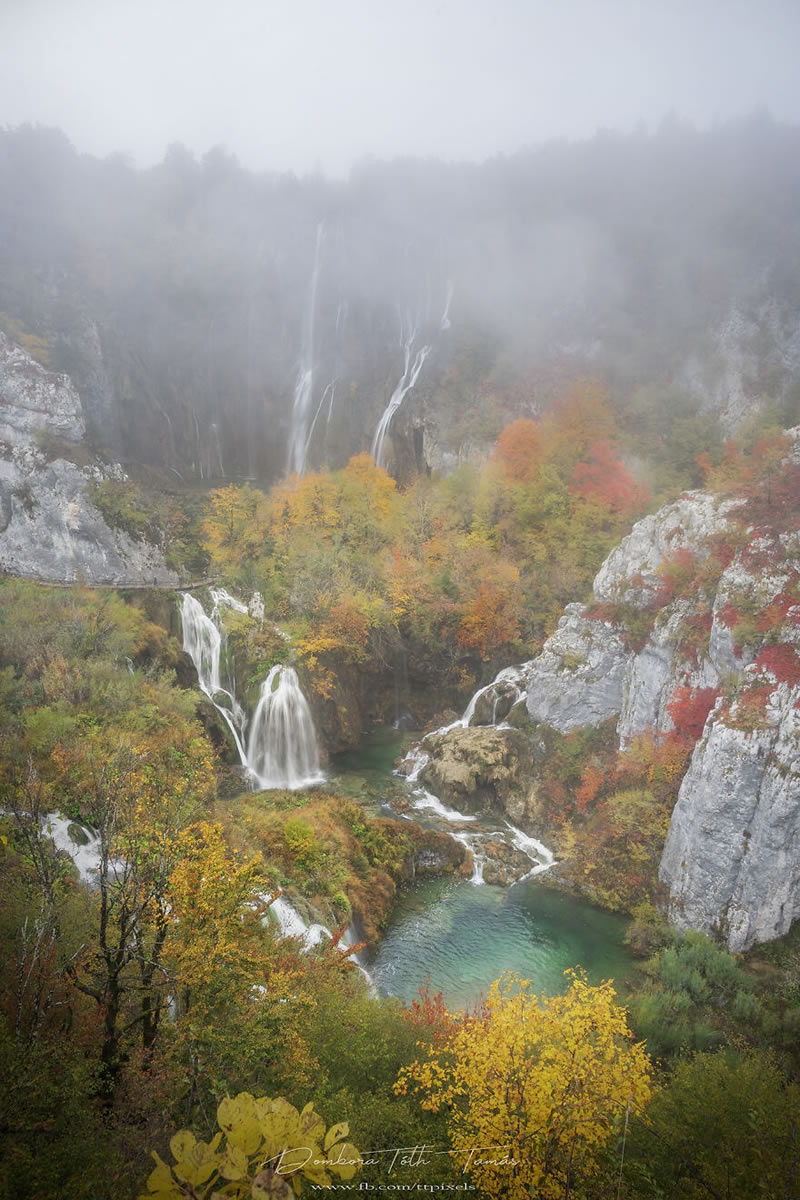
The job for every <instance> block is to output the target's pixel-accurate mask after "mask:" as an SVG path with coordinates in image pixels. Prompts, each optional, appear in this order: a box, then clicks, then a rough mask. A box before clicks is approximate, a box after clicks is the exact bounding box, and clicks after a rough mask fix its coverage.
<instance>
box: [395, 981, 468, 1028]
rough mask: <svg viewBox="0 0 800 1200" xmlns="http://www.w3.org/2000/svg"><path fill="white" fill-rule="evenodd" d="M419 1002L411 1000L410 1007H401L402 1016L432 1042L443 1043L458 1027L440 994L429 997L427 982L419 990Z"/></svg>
mask: <svg viewBox="0 0 800 1200" xmlns="http://www.w3.org/2000/svg"><path fill="white" fill-rule="evenodd" d="M417 994H418V995H419V1000H412V1002H411V1007H410V1008H407V1007H406V1006H404V1007H403V1016H404V1017H405V1018H406V1020H407V1021H409V1022H410V1023H411V1024H412V1025H414V1026H415V1027H416V1028H417V1029H419V1030H421V1031H423V1032H424V1033H426V1034H427V1035H428V1036H429V1037H430V1038H431V1040H432V1041H433V1042H439V1041H444V1040H445V1039H446V1038H448V1037H449V1036H450V1034H451V1033H452V1032H453V1031H454V1030H455V1028H456V1026H457V1025H458V1020H457V1018H455V1017H453V1016H452V1015H451V1014H450V1013H449V1012H448V1011H447V1009H446V1008H445V1004H444V998H443V996H442V993H441V992H435V993H434V994H433V995H431V985H430V981H428V982H427V983H426V984H425V985H424V986H423V987H421V988H419V990H418V993H417Z"/></svg>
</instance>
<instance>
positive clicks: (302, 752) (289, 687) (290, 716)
mask: <svg viewBox="0 0 800 1200" xmlns="http://www.w3.org/2000/svg"><path fill="white" fill-rule="evenodd" d="M247 767H248V770H249V771H250V774H251V775H252V776H253V779H254V780H255V783H256V785H257V787H258V788H260V789H266V788H278V787H288V788H301V787H309V786H310V785H311V784H313V783H321V782H322V781H323V780H324V778H325V776H324V775H323V774H322V771H321V770H320V765H319V751H318V750H317V737H316V734H315V732H314V722H313V720H312V718H311V710H310V709H309V707H308V702H307V700H306V698H305V696H304V695H303V693H302V691H301V690H300V683H299V681H298V678H297V673H296V672H295V671H294V670H293V669H292V668H291V667H284V666H276V667H273V668H272V670H271V671H270V673H269V675H268V676H267V678H266V679H265V680H264V682H263V684H262V685H261V697H260V699H259V701H258V706H257V708H256V711H255V713H254V714H253V720H252V724H251V727H250V736H249V737H248V739H247Z"/></svg>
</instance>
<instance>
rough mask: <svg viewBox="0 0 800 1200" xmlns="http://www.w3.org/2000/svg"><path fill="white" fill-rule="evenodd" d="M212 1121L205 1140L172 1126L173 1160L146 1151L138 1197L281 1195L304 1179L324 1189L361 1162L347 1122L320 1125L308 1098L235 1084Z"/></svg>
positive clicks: (240, 1199)
mask: <svg viewBox="0 0 800 1200" xmlns="http://www.w3.org/2000/svg"><path fill="white" fill-rule="evenodd" d="M217 1123H218V1124H219V1127H220V1132H218V1133H216V1134H215V1135H214V1137H213V1138H212V1139H211V1141H210V1142H200V1141H198V1140H197V1139H196V1138H195V1136H194V1134H193V1133H192V1132H191V1131H190V1130H188V1129H182V1130H181V1131H180V1132H179V1133H176V1134H175V1135H174V1137H173V1138H172V1140H171V1141H170V1150H171V1152H172V1156H173V1158H174V1159H175V1164H174V1166H172V1167H170V1166H169V1164H168V1163H166V1162H164V1160H163V1159H162V1158H160V1157H159V1155H158V1154H156V1153H155V1152H153V1158H154V1160H155V1164H156V1165H155V1169H154V1170H153V1171H151V1173H150V1175H149V1177H148V1180H147V1192H146V1193H144V1194H142V1195H140V1196H139V1198H138V1200H186V1198H187V1197H188V1198H189V1200H207V1198H211V1197H222V1196H229V1197H232V1198H234V1200H245V1198H248V1200H249V1198H250V1197H252V1200H281V1198H284V1197H289V1196H290V1195H291V1194H292V1192H294V1194H295V1195H296V1196H299V1195H301V1194H302V1189H303V1182H302V1181H303V1180H304V1179H306V1180H308V1181H309V1182H310V1183H312V1184H313V1185H315V1187H316V1188H318V1189H320V1188H321V1189H326V1190H327V1189H329V1188H330V1187H331V1186H332V1177H336V1178H338V1179H342V1180H348V1179H352V1178H353V1176H354V1175H355V1173H356V1171H358V1170H359V1169H360V1167H361V1165H362V1159H361V1155H360V1154H359V1152H358V1150H356V1148H355V1146H353V1145H352V1144H351V1143H350V1142H348V1141H346V1138H347V1136H348V1134H349V1132H350V1131H349V1126H348V1124H347V1122H346V1121H340V1122H339V1123H337V1124H336V1125H331V1127H330V1129H328V1130H326V1127H325V1121H324V1120H323V1119H322V1117H321V1116H320V1115H319V1114H318V1113H316V1112H314V1106H313V1104H306V1106H305V1108H304V1109H303V1110H302V1112H298V1111H297V1109H296V1108H295V1107H294V1106H293V1105H291V1104H289V1103H288V1101H286V1100H282V1099H276V1100H269V1099H267V1097H266V1096H262V1097H260V1098H259V1099H255V1098H254V1097H253V1096H251V1095H250V1093H249V1092H240V1093H239V1095H238V1096H235V1097H233V1098H231V1097H226V1099H224V1100H223V1101H222V1102H221V1103H220V1105H219V1107H218V1108H217ZM223 1135H224V1137H225V1144H224V1146H221V1142H222V1138H223ZM290 1186H291V1191H290Z"/></svg>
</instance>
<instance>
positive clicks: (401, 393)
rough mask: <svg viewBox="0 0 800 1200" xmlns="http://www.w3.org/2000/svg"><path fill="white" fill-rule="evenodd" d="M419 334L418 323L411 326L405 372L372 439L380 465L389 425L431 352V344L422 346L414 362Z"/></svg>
mask: <svg viewBox="0 0 800 1200" xmlns="http://www.w3.org/2000/svg"><path fill="white" fill-rule="evenodd" d="M416 336H417V327H416V325H414V326H410V328H409V333H408V335H407V337H406V338H405V339H404V342H403V374H402V377H401V379H400V382H399V383H398V385H397V387H396V388H395V389H394V391H393V392H392V395H391V399H390V400H389V403H388V404H387V405H386V408H385V410H384V413H383V416H382V417H381V419H380V421H379V422H378V428H377V429H376V430H375V437H374V438H373V439H372V449H371V451H370V453H371V454H372V457H373V458H374V459H375V465H376V466H378V467H383V466H385V465H386V464H385V462H384V456H383V443H384V441H385V440H386V434H387V433H388V431H389V426H390V425H391V423H392V417H393V416H394V414H395V413H396V412H397V410H398V408H399V407H400V405H401V404H402V403H403V400H404V399H405V397H406V394H407V393H408V392H410V391H411V389H412V388H413V387H414V385H415V383H416V382H417V380H418V379H419V373H420V371H421V370H422V368H423V366H424V365H425V359H426V358H427V357H428V355H429V354H430V352H431V347H430V346H422V347H421V349H419V350H418V351H417V353H416V354H415V355H414V360H413V362H412V359H411V355H412V352H413V349H414V341H415V339H416Z"/></svg>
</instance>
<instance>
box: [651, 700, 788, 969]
mask: <svg viewBox="0 0 800 1200" xmlns="http://www.w3.org/2000/svg"><path fill="white" fill-rule="evenodd" d="M745 705H746V695H744V696H741V697H740V698H739V699H738V700H737V701H735V702H734V704H733V706H732V707H731V708H730V710H729V711H728V712H727V713H726V712H725V711H724V709H723V705H722V702H721V701H719V702H718V707H717V711H716V713H715V714H712V717H711V718H710V719H709V722H708V724H707V726H706V733H705V736H704V738H703V740H702V741H701V743H700V744H699V745H698V746H697V748H696V749H695V752H694V755H693V757H692V761H691V764H690V766H689V770H688V772H687V774H686V776H685V777H684V780H683V783H682V784H681V790H680V794H679V797H678V803H677V805H676V807H675V811H674V813H673V815H672V822H671V824H670V829H669V834H668V836H667V841H666V845H665V847H664V854H663V858H662V860H661V870H660V875H661V878H662V880H663V881H664V882H665V883H666V884H667V886H668V887H669V890H670V897H671V904H670V915H671V917H672V920H673V921H674V922H675V924H677V925H678V926H679V927H681V928H684V929H701V930H703V931H704V932H706V933H709V934H721V935H722V936H723V937H724V938H725V939H726V940H727V944H728V948H729V949H730V950H731V951H741V950H746V949H748V948H749V947H750V946H752V945H753V944H754V943H755V942H766V941H770V940H771V939H773V938H776V937H780V936H781V935H782V934H784V933H788V931H789V928H790V927H791V925H792V922H793V921H794V920H796V918H797V917H798V916H800V711H798V705H800V687H794V688H789V687H787V686H786V685H785V684H784V685H781V686H779V687H777V688H776V690H775V691H774V692H773V693H772V695H771V697H770V699H769V701H768V703H767V706H766V712H765V716H764V719H763V722H760V723H759V726H760V727H758V728H755V729H749V728H747V724H748V722H747V720H746V717H745V714H744V712H743V711H742V709H743V707H744V706H745ZM737 722H738V726H739V727H737ZM742 726H744V727H742Z"/></svg>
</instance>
